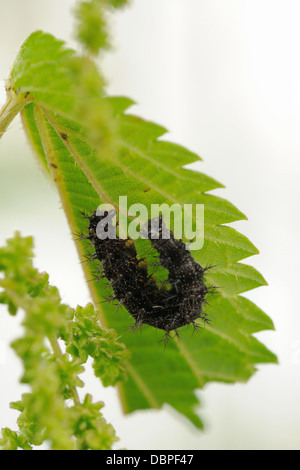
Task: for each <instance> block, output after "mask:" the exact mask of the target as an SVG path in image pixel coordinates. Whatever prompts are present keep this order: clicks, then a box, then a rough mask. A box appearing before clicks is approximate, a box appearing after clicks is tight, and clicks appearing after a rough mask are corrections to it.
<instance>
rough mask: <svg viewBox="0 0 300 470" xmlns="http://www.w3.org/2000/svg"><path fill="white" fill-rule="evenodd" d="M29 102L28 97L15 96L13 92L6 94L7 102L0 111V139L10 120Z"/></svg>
mask: <svg viewBox="0 0 300 470" xmlns="http://www.w3.org/2000/svg"><path fill="white" fill-rule="evenodd" d="M30 101H31V99H30V97H29V96H26V95H23V94H18V95H17V94H16V93H15V92H14V91H10V92H9V93H8V95H7V101H6V103H5V104H4V106H3V107H2V109H1V111H0V139H1V137H2V136H3V134H4V132H5V131H6V129H7V128H8V126H9V125H10V123H11V122H12V120H13V119H14V118H15V117H16V115H17V114H18V113H19V112H20V111H21V110H22V109H23V108H24V106H26V104H28V103H29V102H30Z"/></svg>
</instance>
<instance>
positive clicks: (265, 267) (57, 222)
mask: <svg viewBox="0 0 300 470" xmlns="http://www.w3.org/2000/svg"><path fill="white" fill-rule="evenodd" d="M73 5H74V2H73V1H70V0H68V1H67V0H65V1H64V2H61V1H60V0H51V1H49V0H26V2H24V1H23V0H0V50H1V53H0V79H2V80H4V79H5V78H6V77H7V76H8V71H9V68H10V66H11V64H12V62H13V60H14V57H15V54H16V53H17V51H18V49H19V47H20V45H21V43H22V42H23V41H24V39H25V38H26V37H27V36H28V35H29V34H30V33H31V32H32V31H34V30H36V29H43V30H45V31H48V32H50V33H52V34H54V35H56V36H58V37H59V38H62V39H65V40H66V41H68V43H69V44H71V45H73V46H74V41H73V39H72V17H71V15H70V8H71V7H72V6H73ZM299 16H300V3H299V1H298V0H135V1H134V2H132V6H131V8H129V9H127V10H125V11H124V12H122V13H118V14H117V15H116V16H115V17H114V19H113V29H114V50H113V52H111V53H110V54H109V55H106V56H105V57H104V58H103V59H104V60H103V61H102V62H101V64H102V67H103V70H104V72H105V75H106V77H107V78H108V80H109V83H110V85H109V87H108V91H109V92H110V93H113V94H124V95H127V96H130V97H131V98H133V99H134V100H135V101H136V102H137V103H138V105H137V106H135V107H134V108H132V111H133V112H135V113H136V114H139V115H141V116H143V117H145V118H148V119H151V120H154V121H156V122H158V123H161V124H162V125H164V126H166V127H167V128H168V129H169V130H170V134H169V135H168V138H169V139H171V140H173V141H175V142H178V143H180V144H182V145H185V146H186V147H188V148H191V149H192V150H193V151H195V152H197V153H198V154H199V155H201V156H202V158H203V159H204V162H203V163H201V164H200V168H201V170H202V171H203V172H205V173H207V174H209V175H210V176H212V177H214V178H215V179H217V180H219V181H220V182H222V183H223V184H225V186H226V189H221V190H217V191H214V193H215V194H218V195H220V196H222V197H224V198H226V199H228V200H230V201H231V202H232V203H234V204H235V205H237V207H238V208H239V209H240V210H241V211H243V212H244V213H245V214H246V215H247V216H248V219H249V220H248V221H243V222H239V223H235V224H233V226H234V227H235V228H237V229H238V230H240V231H241V232H242V233H244V234H245V235H246V236H248V237H249V238H250V240H251V241H252V242H253V243H254V244H255V245H256V246H257V247H258V248H259V250H260V252H261V254H260V255H258V256H255V257H253V258H250V259H249V260H248V261H247V262H248V263H249V264H252V265H253V266H255V267H256V268H257V269H259V270H260V271H261V272H262V274H263V275H264V276H265V278H266V279H267V281H268V283H269V287H263V288H259V289H257V290H254V291H253V292H251V293H249V294H248V296H249V297H250V298H251V299H252V300H253V301H254V302H255V303H257V304H258V305H259V306H260V307H261V308H262V309H263V310H265V311H266V312H267V313H268V314H269V315H270V316H271V318H272V319H273V320H274V323H275V327H276V331H275V332H262V333H259V334H258V335H257V337H258V338H259V339H260V340H261V341H262V342H264V343H265V344H266V345H267V346H268V347H269V348H270V349H271V350H272V351H274V352H275V353H276V354H277V355H278V357H279V366H276V365H265V366H260V367H259V368H258V372H257V373H256V375H255V376H254V377H253V378H252V379H251V380H250V381H249V382H248V383H247V384H243V385H240V384H237V385H230V386H229V385H223V384H210V385H209V386H207V387H206V388H205V390H203V391H202V392H200V395H199V396H200V398H201V403H202V405H203V406H202V409H201V410H200V412H201V416H202V417H203V418H204V420H205V423H206V430H205V432H204V433H202V432H198V431H197V430H196V429H195V428H193V427H192V426H191V425H189V424H188V423H187V422H186V421H185V420H183V419H181V418H180V417H178V415H177V414H176V413H175V412H173V411H172V410H170V409H168V408H164V409H163V410H162V411H149V412H138V413H135V414H133V415H131V416H127V417H124V416H123V414H122V411H121V409H120V406H119V402H118V398H117V395H116V392H115V391H114V390H110V389H103V388H102V387H101V386H99V383H98V382H97V381H96V380H95V379H94V378H93V377H92V374H90V373H88V374H86V381H87V388H88V390H89V391H91V392H92V393H93V395H94V397H95V399H101V400H104V401H105V403H106V407H105V416H106V417H107V419H108V420H110V421H111V422H112V424H113V425H114V426H115V428H116V430H117V433H118V435H119V436H120V437H121V440H120V443H119V446H120V447H127V448H128V449H216V448H217V449H220V448H221V449H254V448H256V449H290V448H293V449H299V448H300V442H299V440H300V437H299V436H300V405H299V392H300V330H299V327H300V316H299V302H300V301H299V281H300V277H299V262H300V259H299V229H300V224H299V209H298V203H299V193H300V190H299V169H300V163H299V157H300V137H299V128H300V126H299V124H300V85H299V84H300V65H299V44H300V28H299ZM4 99H5V97H4V94H3V82H2V88H1V87H0V101H2V102H3V101H4ZM0 172H1V181H4V184H3V185H2V186H1V187H0V211H1V222H0V224H1V229H0V242H1V244H2V243H3V242H4V240H5V239H6V238H7V237H9V236H11V235H12V233H13V231H14V230H16V229H19V230H20V231H21V232H22V234H24V235H25V234H26V235H28V234H32V235H33V236H34V238H35V244H36V254H37V259H36V265H37V266H38V267H39V269H42V270H47V271H48V272H50V273H51V282H52V283H54V284H56V285H57V286H58V287H59V288H60V290H61V294H62V297H63V301H65V302H69V303H70V304H71V305H73V306H75V305H76V304H78V303H79V304H81V305H83V304H85V303H86V302H87V301H89V296H88V291H87V288H86V285H85V283H84V280H83V277H82V274H81V270H80V264H79V260H78V257H77V254H76V252H75V249H74V246H73V244H72V241H71V235H70V233H69V230H68V227H67V225H66V221H65V219H64V215H63V212H62V210H61V208H60V204H59V202H58V196H57V195H56V193H55V191H54V189H53V188H51V185H50V183H49V182H47V181H46V179H45V178H44V176H43V175H42V173H40V171H39V170H38V169H37V168H36V166H35V163H34V160H33V158H32V155H31V151H30V149H29V146H28V144H27V142H26V139H25V137H24V135H23V132H22V129H21V124H20V123H19V121H18V120H16V121H15V122H14V123H13V124H12V125H11V127H10V129H9V131H8V132H7V134H6V135H5V136H4V138H3V139H2V141H1V142H0ZM64 240H65V241H64ZM49 241H50V242H51V244H50V243H49ZM56 243H57V244H59V246H57V249H55V250H53V248H52V247H53V246H54V245H55V244H56ZM62 243H63V244H64V245H63V246H62ZM50 245H51V248H50ZM66 279H67V282H66ZM0 314H1V315H0V354H1V358H0V377H1V388H0V390H1V392H0V395H1V397H0V426H1V427H3V426H10V427H12V428H14V427H15V420H16V417H17V413H16V412H14V411H12V410H9V409H8V403H9V401H12V400H17V399H18V397H19V395H20V393H21V392H22V391H24V390H25V387H23V386H22V387H21V386H20V385H17V379H18V378H19V376H20V374H21V366H20V363H19V361H18V360H17V359H16V358H15V355H14V353H13V352H12V351H11V350H10V349H9V348H8V346H7V345H8V344H9V342H10V341H11V340H12V339H13V338H15V337H16V336H17V335H18V334H20V332H21V328H20V326H19V325H20V320H21V317H17V318H10V317H8V315H7V314H6V312H5V309H4V308H1V309H0Z"/></svg>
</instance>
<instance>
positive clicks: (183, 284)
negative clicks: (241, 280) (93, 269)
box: [81, 211, 214, 342]
mask: <svg viewBox="0 0 300 470" xmlns="http://www.w3.org/2000/svg"><path fill="white" fill-rule="evenodd" d="M83 215H84V216H85V217H87V218H88V219H89V234H88V235H87V236H81V238H84V239H88V240H90V242H91V244H92V246H93V247H94V249H95V253H93V254H92V255H91V256H90V257H89V260H99V261H100V263H101V265H102V272H101V275H100V278H106V279H108V281H109V284H110V285H111V286H112V288H113V291H114V295H113V297H112V298H111V299H109V300H118V301H119V305H124V307H125V308H126V309H127V311H128V312H129V313H130V315H131V316H132V317H133V318H134V320H135V322H134V325H133V326H135V327H141V326H142V325H144V324H146V325H150V326H152V327H154V328H158V329H160V330H164V331H165V341H166V342H167V340H168V338H169V335H170V332H171V331H173V330H174V331H175V333H176V334H177V328H180V327H182V326H185V325H189V324H192V325H193V326H194V328H195V329H197V328H198V325H197V323H196V320H197V319H199V318H200V319H201V320H202V321H203V322H205V323H206V322H208V318H207V315H206V314H205V313H204V312H203V310H202V308H203V305H204V303H205V297H206V295H207V294H208V293H209V292H213V291H214V288H213V287H207V286H206V285H205V283H204V280H203V275H204V272H205V271H206V270H207V269H208V268H205V269H204V268H202V267H201V266H200V265H199V264H198V263H196V261H195V260H194V259H193V257H192V256H191V254H190V252H189V251H188V250H187V249H186V245H185V244H184V243H183V242H182V241H181V240H176V239H175V238H174V236H173V233H172V231H169V239H164V238H162V236H161V235H162V220H161V219H160V224H159V235H158V237H157V238H156V239H155V238H152V237H151V235H152V233H151V228H150V227H151V223H150V222H151V221H148V227H149V228H148V235H149V237H148V238H150V240H151V244H152V247H153V248H154V249H155V250H156V251H157V252H158V254H159V262H158V264H159V265H160V266H162V267H163V268H165V269H167V270H168V279H167V283H168V285H169V288H167V287H166V286H165V285H162V286H158V285H157V283H156V281H155V279H154V278H153V277H152V276H149V273H148V270H147V264H146V263H145V261H144V260H143V259H138V257H137V251H136V247H135V245H134V242H133V240H131V239H126V240H123V239H121V238H118V237H116V238H115V239H110V238H106V239H104V240H103V239H100V238H98V236H97V233H96V230H97V225H98V223H99V222H101V220H102V219H103V217H100V216H99V215H97V212H96V211H95V212H93V213H92V214H91V216H90V217H89V216H87V215H86V214H83ZM146 231H147V229H146ZM97 277H98V278H99V276H97Z"/></svg>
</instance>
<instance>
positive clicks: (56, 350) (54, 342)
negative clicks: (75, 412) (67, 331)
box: [48, 336, 80, 405]
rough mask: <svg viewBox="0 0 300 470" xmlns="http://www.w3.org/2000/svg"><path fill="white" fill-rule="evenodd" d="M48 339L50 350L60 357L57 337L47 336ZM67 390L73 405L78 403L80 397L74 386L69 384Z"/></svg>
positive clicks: (60, 352)
mask: <svg viewBox="0 0 300 470" xmlns="http://www.w3.org/2000/svg"><path fill="white" fill-rule="evenodd" d="M48 339H49V341H50V344H51V347H52V350H53V352H54V354H55V355H56V356H57V357H61V356H62V351H61V349H60V346H59V343H58V341H57V338H55V336H48ZM69 390H70V392H71V395H72V399H73V402H74V405H79V404H80V398H79V395H78V392H77V389H76V387H71V386H69Z"/></svg>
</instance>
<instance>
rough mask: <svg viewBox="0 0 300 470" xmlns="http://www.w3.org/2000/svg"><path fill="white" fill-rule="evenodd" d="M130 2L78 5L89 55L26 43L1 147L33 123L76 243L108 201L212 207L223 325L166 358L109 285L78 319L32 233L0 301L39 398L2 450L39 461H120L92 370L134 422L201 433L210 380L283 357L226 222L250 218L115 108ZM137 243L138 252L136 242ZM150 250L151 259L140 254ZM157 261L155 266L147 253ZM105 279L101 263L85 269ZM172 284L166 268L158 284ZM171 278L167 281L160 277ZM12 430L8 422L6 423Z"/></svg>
mask: <svg viewBox="0 0 300 470" xmlns="http://www.w3.org/2000/svg"><path fill="white" fill-rule="evenodd" d="M126 4H127V0H90V1H83V2H80V3H78V4H77V6H76V9H75V16H76V35H77V39H78V42H79V44H80V49H81V51H83V52H82V53H81V54H80V53H78V52H76V51H74V50H71V49H69V48H68V47H67V46H66V45H65V44H64V43H63V42H62V41H59V40H57V39H56V38H54V37H53V36H52V35H50V34H46V33H44V32H42V31H37V32H34V33H33V34H31V35H30V36H29V37H28V39H27V40H26V41H25V42H24V44H23V45H22V47H21V49H20V51H19V53H18V55H17V58H16V60H15V63H14V65H13V67H12V70H11V73H10V76H9V79H8V80H7V83H6V89H7V102H6V104H5V105H4V107H3V108H2V110H1V112H0V137H1V136H2V135H3V134H4V132H5V131H6V129H7V127H8V126H9V124H10V123H11V121H12V120H13V119H14V117H15V116H16V115H17V114H18V113H21V117H22V123H23V127H24V129H25V132H26V134H27V136H28V139H29V141H30V143H31V146H32V148H33V150H34V153H35V155H36V157H37V160H38V162H39V164H40V166H41V167H42V168H43V170H44V172H45V173H46V175H47V177H48V178H49V179H50V180H51V181H52V182H53V183H54V184H55V185H56V187H57V190H58V192H59V195H60V198H61V201H62V205H63V208H64V211H65V214H66V217H67V220H68V223H69V226H70V232H71V233H73V234H80V233H83V234H84V233H86V231H87V220H86V219H85V218H84V217H83V216H82V212H84V213H86V214H91V213H92V212H93V211H94V210H95V209H96V208H97V207H98V206H99V204H102V203H109V204H112V205H113V206H115V207H117V204H118V200H119V196H120V195H126V196H127V198H128V204H129V205H132V204H134V203H137V202H138V203H142V204H144V205H145V206H146V207H147V208H150V205H151V204H153V203H155V204H163V203H166V204H169V205H172V204H174V203H177V204H181V205H183V204H204V207H205V241H204V246H203V248H202V249H201V250H198V251H193V252H191V254H192V256H193V258H194V260H195V261H196V262H197V263H199V265H201V266H204V267H207V266H213V268H212V269H209V270H207V271H205V273H204V278H205V283H206V285H211V286H218V289H217V291H216V292H215V293H214V295H213V296H211V298H210V299H209V303H208V304H207V305H206V306H205V314H206V315H207V317H208V318H211V319H212V321H211V322H210V323H209V324H206V325H205V327H204V328H201V331H200V334H199V335H198V334H193V331H192V329H191V328H189V327H188V326H185V327H182V328H180V329H179V336H180V337H179V338H177V337H176V336H174V337H173V338H172V339H171V340H170V341H169V342H168V344H167V346H166V347H165V348H164V346H163V344H162V343H161V342H160V340H159V338H158V335H157V330H155V329H154V328H152V327H147V328H143V329H142V331H141V333H140V334H134V333H133V332H130V331H129V332H128V327H129V326H130V325H131V324H132V321H131V320H130V315H129V313H128V311H127V310H126V309H125V308H124V307H122V306H121V307H120V309H118V312H115V309H116V306H115V305H113V304H112V303H109V302H106V301H105V299H106V298H107V295H108V291H110V292H112V288H111V287H110V288H108V289H107V282H106V280H105V279H100V280H99V279H98V280H96V279H95V280H94V281H92V282H89V283H88V284H89V288H90V292H91V297H92V300H93V304H88V305H87V306H86V307H77V308H76V309H72V308H70V307H69V306H67V305H64V304H62V303H61V299H60V296H59V292H58V290H57V289H56V288H55V287H54V286H50V285H49V282H48V275H47V274H45V273H39V272H38V271H37V270H36V269H35V268H34V267H33V261H32V257H33V252H32V249H33V241H32V239H31V238H28V237H27V238H22V237H21V235H20V234H19V233H16V234H15V236H14V237H13V238H11V239H9V240H8V241H7V245H6V246H5V247H3V248H1V249H0V271H1V273H2V275H1V276H2V277H0V288H1V290H0V302H1V303H4V304H6V305H7V307H8V311H9V313H10V314H11V315H15V314H16V313H17V311H18V310H19V309H21V310H23V311H24V312H25V317H24V322H23V325H24V335H23V336H22V337H21V338H19V339H17V340H15V341H14V343H13V344H12V347H13V348H14V350H15V351H16V353H17V354H18V355H19V357H20V358H21V359H22V361H23V367H24V373H23V377H22V382H23V383H26V384H29V386H30V392H29V393H26V394H24V395H22V397H21V399H20V401H18V402H15V403H12V404H11V406H12V407H13V408H14V409H17V410H18V411H19V412H20V415H19V418H18V430H16V431H13V430H10V429H8V428H4V429H3V430H2V436H1V439H0V445H1V447H2V448H3V449H10V450H12V449H18V448H20V449H31V448H32V447H35V446H39V445H41V444H42V443H43V442H45V441H47V442H48V443H49V445H50V447H51V448H52V449H111V448H113V446H114V444H115V442H116V441H117V438H116V435H115V431H114V428H113V427H112V425H111V424H108V423H106V421H105V419H104V417H103V416H102V414H101V408H102V406H103V403H94V402H93V399H92V397H91V396H90V395H89V394H88V395H86V396H85V397H83V398H80V396H79V393H78V387H82V386H83V383H82V381H81V379H80V377H79V376H80V374H81V373H82V372H83V370H84V364H85V363H86V361H87V360H88V358H89V357H90V358H92V361H93V368H94V372H95V375H96V376H97V377H99V378H100V379H101V381H102V383H103V384H104V386H109V385H114V386H115V385H116V386H117V387H118V389H119V391H120V400H121V402H122V406H123V409H124V412H126V413H130V412H132V411H134V410H142V409H149V408H152V409H160V408H161V407H162V406H163V405H164V404H169V405H170V406H172V407H173V408H174V409H175V410H177V412H178V413H180V414H182V415H184V416H185V417H186V418H187V419H188V420H189V421H190V422H192V423H193V424H194V426H195V427H196V428H199V429H202V427H203V423H202V421H201V418H200V417H199V415H198V414H197V407H198V406H199V400H198V398H197V396H196V394H195V391H196V390H197V389H201V388H203V387H204V386H205V384H207V383H208V382H211V381H219V382H226V383H234V382H244V381H247V380H248V379H249V378H250V377H251V376H252V375H253V373H254V372H255V370H256V368H255V366H256V364H259V363H274V362H276V357H275V355H274V354H273V353H272V352H270V351H269V350H268V349H267V348H266V347H265V346H264V345H263V344H261V343H260V342H259V341H258V340H257V339H256V338H254V337H253V336H252V335H253V333H256V332H259V331H262V330H266V329H272V328H273V324H272V321H271V320H270V318H269V317H268V316H267V315H266V314H265V313H263V312H262V311H261V310H260V309H259V308H258V307H257V306H256V305H254V304H253V303H252V302H251V301H250V300H248V299H246V298H245V297H243V296H241V295H240V294H242V293H244V292H246V291H249V290H251V289H254V288H256V287H259V286H262V285H266V282H265V280H264V278H263V277H262V276H261V274H260V273H258V272H257V271H256V270H255V268H253V267H251V266H248V265H246V264H243V263H241V261H242V260H244V259H245V258H247V257H249V256H252V255H254V254H257V253H258V251H257V249H256V248H255V247H254V246H253V245H252V243H251V242H250V241H249V240H248V239H247V238H246V237H245V236H243V235H242V234H240V233H239V232H237V231H236V230H234V229H233V228H231V227H228V226H225V225H224V224H227V223H230V222H234V221H237V220H242V219H245V216H244V215H243V214H242V213H241V212H240V211H239V210H238V209H236V208H235V207H234V206H233V205H232V204H231V203H229V202H228V201H226V200H224V199H222V198H220V197H216V196H212V195H210V194H209V191H210V190H213V189H216V188H221V187H222V185H221V184H220V183H218V182H216V181H215V180H214V179H213V178H211V177H208V176H206V175H204V174H202V173H200V172H194V171H192V170H188V169H185V168H183V167H184V166H185V165H187V164H189V163H192V162H195V161H197V160H199V157H198V156H197V155H195V154H194V153H192V152H190V151H188V150H187V149H185V148H183V147H181V146H179V145H176V144H174V143H170V142H166V141H163V140H160V137H162V136H163V135H164V134H165V133H166V130H165V129H164V128H163V127H161V126H159V125H156V124H154V123H152V122H148V121H145V120H143V119H141V118H139V117H136V116H132V115H130V114H129V113H128V108H129V107H130V106H131V105H132V104H134V102H133V101H132V100H131V99H128V98H125V97H109V96H107V94H106V93H105V80H104V78H103V76H102V75H101V73H100V72H99V69H98V68H97V66H96V65H95V62H94V60H93V58H94V57H96V56H97V55H98V54H99V53H100V52H101V51H102V50H104V49H107V48H109V45H110V38H109V28H108V21H107V16H108V15H109V14H110V13H111V11H113V10H114V9H117V8H119V7H123V6H125V5H126ZM82 238H83V237H77V238H76V237H75V240H74V242H75V243H76V247H77V249H78V253H79V256H80V259H82V260H83V259H84V258H85V257H88V256H89V251H88V247H87V245H86V243H85V241H84V240H82ZM137 245H138V244H137ZM140 250H141V251H142V250H143V248H140ZM145 253H146V255H145V256H146V258H147V257H148V261H149V262H150V256H151V254H149V253H148V252H147V250H145ZM83 269H84V273H85V277H86V279H87V281H88V280H91V278H93V271H94V269H96V268H95V264H94V263H93V262H91V263H83ZM154 273H155V275H157V277H158V278H159V275H160V273H159V270H158V271H157V272H155V271H154ZM161 275H162V276H163V273H162V274H161ZM0 424H1V423H0Z"/></svg>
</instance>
